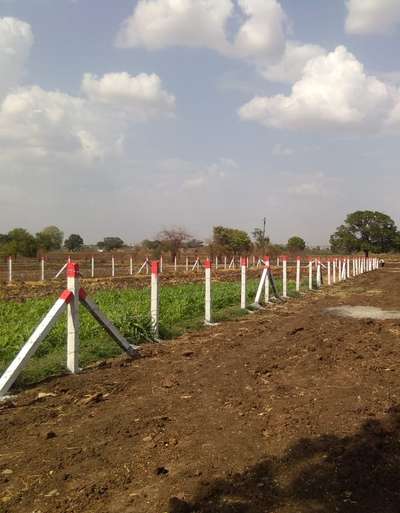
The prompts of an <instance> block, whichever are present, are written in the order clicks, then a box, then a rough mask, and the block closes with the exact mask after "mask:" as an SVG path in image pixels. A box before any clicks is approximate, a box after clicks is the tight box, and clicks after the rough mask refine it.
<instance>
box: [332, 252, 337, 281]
mask: <svg viewBox="0 0 400 513" xmlns="http://www.w3.org/2000/svg"><path fill="white" fill-rule="evenodd" d="M336 264H337V259H336V258H334V259H333V262H332V283H333V284H335V283H336Z"/></svg>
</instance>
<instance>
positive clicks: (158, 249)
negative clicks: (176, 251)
mask: <svg viewBox="0 0 400 513" xmlns="http://www.w3.org/2000/svg"><path fill="white" fill-rule="evenodd" d="M142 248H143V249H145V250H146V251H148V252H151V256H152V258H160V256H161V253H162V250H163V243H162V242H161V241H160V240H149V239H145V240H144V241H142Z"/></svg>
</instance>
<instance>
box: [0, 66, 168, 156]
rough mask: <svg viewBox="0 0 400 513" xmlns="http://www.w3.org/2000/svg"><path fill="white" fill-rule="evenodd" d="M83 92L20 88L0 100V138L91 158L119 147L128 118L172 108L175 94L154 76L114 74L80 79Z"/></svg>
mask: <svg viewBox="0 0 400 513" xmlns="http://www.w3.org/2000/svg"><path fill="white" fill-rule="evenodd" d="M82 90H83V91H84V93H85V95H86V96H82V97H78V96H71V95H68V94H65V93H62V92H58V91H45V90H43V89H42V88H40V87H38V86H31V87H24V88H19V89H17V90H15V91H14V92H12V93H10V94H9V95H7V96H6V97H5V98H4V100H3V102H2V103H1V104H0V142H2V143H3V145H5V144H8V147H9V149H10V148H12V147H13V145H17V146H18V147H19V148H20V151H28V152H29V153H30V154H31V155H32V156H35V155H36V156H37V157H38V158H43V157H46V156H47V155H48V154H49V153H50V152H53V153H57V154H58V155H60V154H64V155H73V154H74V153H77V154H80V155H81V156H84V157H85V158H89V160H92V159H95V158H102V157H103V156H104V155H106V154H107V153H108V152H110V151H114V150H117V149H118V145H119V146H120V144H121V137H122V136H123V132H124V130H125V129H126V124H127V123H128V122H139V121H146V120H147V119H151V118H155V117H160V116H162V115H165V114H170V113H171V112H173V109H174V105H175V99H174V97H173V96H172V95H169V94H168V93H167V92H166V91H165V90H164V89H163V88H162V84H161V81H160V79H159V77H158V76H157V75H144V74H142V75H138V76H137V77H134V76H130V75H128V74H127V73H121V74H118V73H114V74H112V75H104V76H103V77H102V78H99V79H97V78H95V77H93V76H92V75H90V74H86V75H85V76H84V78H83V82H82Z"/></svg>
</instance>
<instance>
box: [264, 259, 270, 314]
mask: <svg viewBox="0 0 400 513" xmlns="http://www.w3.org/2000/svg"><path fill="white" fill-rule="evenodd" d="M264 265H265V268H266V270H267V274H266V276H265V285H264V303H265V304H266V305H267V304H268V303H269V267H270V261H269V256H268V255H266V256H264Z"/></svg>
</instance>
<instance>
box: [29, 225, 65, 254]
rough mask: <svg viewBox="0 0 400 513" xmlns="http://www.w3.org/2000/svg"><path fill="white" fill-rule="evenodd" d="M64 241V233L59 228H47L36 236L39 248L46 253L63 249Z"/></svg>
mask: <svg viewBox="0 0 400 513" xmlns="http://www.w3.org/2000/svg"><path fill="white" fill-rule="evenodd" d="M63 240H64V233H63V232H62V231H61V230H60V228H57V226H47V227H46V228H43V230H42V231H41V232H38V233H37V234H36V241H37V245H38V248H39V249H44V250H45V251H55V250H57V249H61V246H62V243H63Z"/></svg>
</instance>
